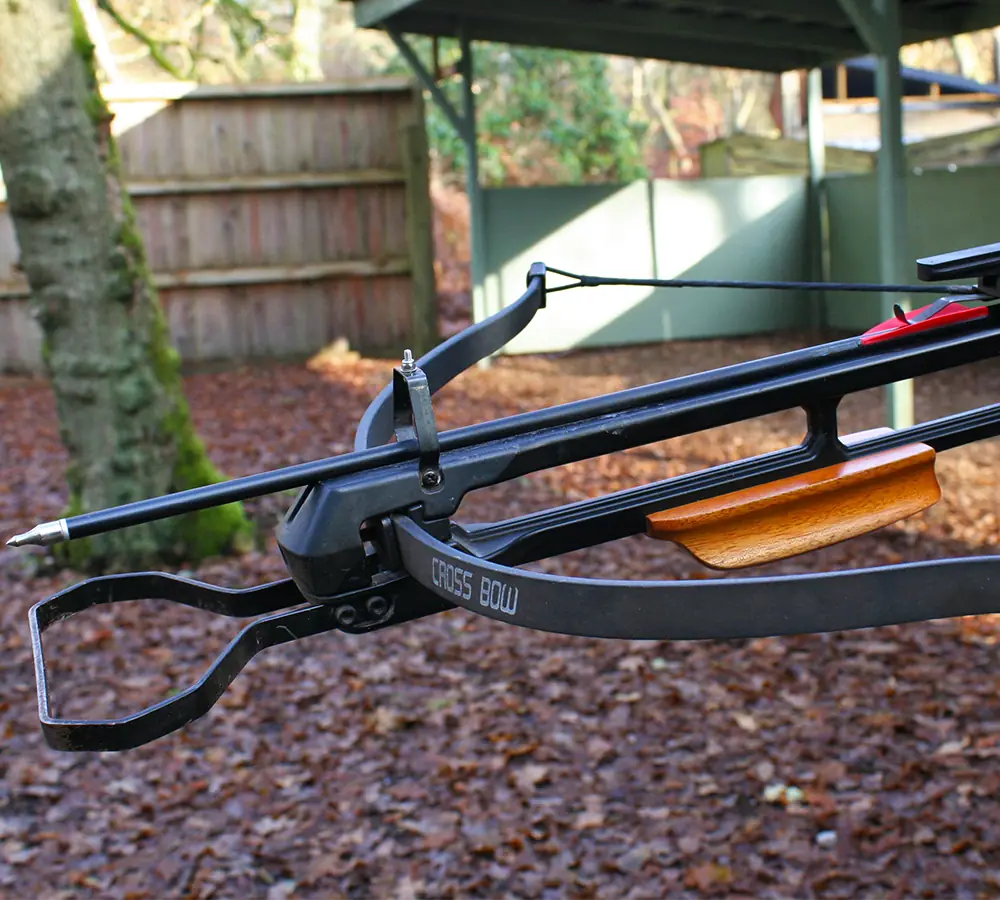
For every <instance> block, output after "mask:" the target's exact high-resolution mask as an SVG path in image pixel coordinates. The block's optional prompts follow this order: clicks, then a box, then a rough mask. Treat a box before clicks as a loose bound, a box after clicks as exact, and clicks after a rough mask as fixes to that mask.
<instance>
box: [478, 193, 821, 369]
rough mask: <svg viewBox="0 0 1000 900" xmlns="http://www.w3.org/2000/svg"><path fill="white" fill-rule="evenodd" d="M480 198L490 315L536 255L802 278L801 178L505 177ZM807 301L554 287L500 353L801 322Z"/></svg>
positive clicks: (629, 270)
mask: <svg viewBox="0 0 1000 900" xmlns="http://www.w3.org/2000/svg"><path fill="white" fill-rule="evenodd" d="M483 200H484V206H485V210H484V217H485V223H486V273H487V275H486V279H485V284H484V287H485V291H484V294H485V299H486V309H487V314H491V313H493V312H495V311H497V310H498V309H500V308H501V307H502V305H504V304H507V303H510V302H512V301H513V300H515V299H516V298H517V297H518V296H519V295H520V293H521V292H522V291H523V290H524V283H525V275H526V273H527V271H528V267H529V266H530V264H531V263H532V262H534V261H541V262H545V263H547V264H548V265H551V266H556V267H557V268H561V269H567V270H570V271H574V272H582V273H586V274H590V275H608V276H621V277H628V278H640V277H650V278H680V277H687V278H704V279H738V278H747V279H764V280H780V279H795V280H799V279H804V278H808V277H809V275H808V260H809V254H808V229H807V227H806V226H807V222H806V214H807V187H806V182H805V180H804V179H802V178H800V177H792V176H764V177H760V178H717V179H710V180H702V181H689V182H685V181H652V182H646V181H643V182H635V183H632V184H628V185H624V186H607V185H586V186H567V187H537V188H501V189H492V190H486V191H484V192H483ZM550 277H551V278H552V280H553V281H555V280H556V278H555V277H554V276H550ZM812 304H813V300H812V299H811V298H810V297H809V295H807V294H802V293H795V292H772V291H739V292H734V291H722V290H714V289H712V290H708V289H698V290H680V289H673V290H663V289H658V290H651V289H649V288H634V287H621V288H617V287H603V288H588V289H580V290H576V291H570V292H567V293H559V294H555V295H553V296H552V298H551V300H550V301H549V304H548V307H547V308H546V309H545V310H543V311H542V312H540V313H539V314H538V315H537V316H536V317H535V320H534V322H532V324H531V325H530V326H529V327H528V328H527V329H526V330H525V332H524V333H523V334H522V335H521V336H519V337H518V338H517V339H515V340H514V341H512V342H511V344H510V345H509V347H508V352H511V353H544V352H557V351H561V350H567V349H570V348H577V347H594V346H610V345H616V344H638V343H648V342H657V341H664V340H672V339H683V338H706V337H719V336H723V335H738V334H750V333H754V332H767V331H776V330H782V329H788V328H797V327H802V326H804V325H807V324H808V323H809V321H810V315H811V314H812V313H813V312H814V311H815V310H814V307H813V306H812Z"/></svg>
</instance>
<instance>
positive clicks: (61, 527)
mask: <svg viewBox="0 0 1000 900" xmlns="http://www.w3.org/2000/svg"><path fill="white" fill-rule="evenodd" d="M68 539H69V529H68V528H67V526H66V520H65V519H59V520H58V521H56V522H43V523H42V524H41V525H36V526H35V527H34V528H32V529H31V530H30V531H26V532H24V534H15V535H14V536H13V537H12V538H9V539H8V541H7V546H8V547H23V546H24V545H25V544H37V545H38V546H39V547H44V546H45V545H46V544H58V543H59V541H65V540H68Z"/></svg>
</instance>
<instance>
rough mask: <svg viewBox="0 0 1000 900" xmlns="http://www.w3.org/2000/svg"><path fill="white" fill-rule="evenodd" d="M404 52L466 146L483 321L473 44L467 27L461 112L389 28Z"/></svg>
mask: <svg viewBox="0 0 1000 900" xmlns="http://www.w3.org/2000/svg"><path fill="white" fill-rule="evenodd" d="M386 32H387V33H388V34H389V36H390V37H391V38H392V40H393V42H394V43H395V45H396V47H397V48H398V49H399V52H400V54H401V55H402V56H403V58H404V59H405V60H406V62H407V63H408V64H409V66H410V68H411V69H412V70H413V73H414V74H415V75H416V76H417V79H418V80H419V81H420V83H421V84H422V85H423V87H424V88H425V89H426V90H427V92H428V93H429V94H430V95H431V97H432V98H433V100H434V102H435V103H437V105H438V106H439V107H440V109H441V110H442V112H444V114H445V117H446V118H447V119H448V122H449V123H450V124H451V127H452V128H454V129H455V131H456V132H458V136H459V137H460V138H461V139H462V143H463V144H464V145H465V152H466V162H467V165H466V185H467V190H468V193H469V255H470V256H471V259H470V260H469V269H470V273H469V274H470V279H471V282H472V321H473V322H481V321H482V320H483V319H485V318H486V317H487V316H488V315H490V311H489V310H487V309H486V292H485V280H486V279H485V271H486V250H485V248H486V240H485V235H486V225H485V218H484V215H483V191H482V187H481V185H480V183H479V143H478V139H477V134H476V97H475V90H474V82H473V78H474V67H473V60H472V45H471V42H470V41H469V38H468V35H467V34H466V33H465V31H464V29H463V30H462V31H461V33H460V35H459V44H460V46H461V49H462V58H461V59H460V60H459V63H458V71H459V74H460V75H461V77H462V111H461V112H458V111H457V110H456V109H455V107H454V106H452V104H451V101H449V100H448V98H447V97H446V96H445V95H444V92H443V91H442V90H441V88H440V87H439V86H438V84H437V82H436V81H435V80H434V76H433V75H432V74H431V73H430V72H428V71H427V67H426V66H425V65H424V64H423V63H422V62H421V61H420V57H418V56H417V54H416V53H415V52H414V50H413V48H412V47H411V46H410V44H409V43H408V42H407V40H406V38H405V37H403V35H402V34H400V33H399V32H398V31H396V30H395V29H393V28H388V27H387V28H386ZM488 365H489V358H488V357H487V359H485V360H483V361H482V362H480V366H481V367H485V366H488Z"/></svg>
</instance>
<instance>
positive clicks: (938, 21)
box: [657, 0, 1000, 42]
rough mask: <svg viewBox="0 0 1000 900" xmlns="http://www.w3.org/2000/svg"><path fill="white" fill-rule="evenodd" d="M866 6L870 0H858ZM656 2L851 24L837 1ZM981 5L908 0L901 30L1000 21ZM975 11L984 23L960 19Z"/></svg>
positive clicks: (915, 35)
mask: <svg viewBox="0 0 1000 900" xmlns="http://www.w3.org/2000/svg"><path fill="white" fill-rule="evenodd" d="M862 2H863V3H865V5H868V6H870V5H871V0H862ZM657 5H658V6H661V7H664V8H665V9H671V10H674V9H678V8H681V7H686V8H689V9H701V10H705V11H713V12H728V13H734V14H742V15H746V16H747V19H748V22H751V23H756V22H757V21H758V20H759V19H760V18H761V17H766V16H776V17H778V18H781V19H785V20H787V21H789V22H791V23H794V24H797V25H828V26H831V27H834V28H844V27H845V26H846V25H851V24H853V21H852V19H851V18H849V16H848V14H847V13H846V12H845V11H844V10H843V7H842V6H840V5H839V4H837V3H827V2H818V0H812V2H807V0H755V2H754V3H753V6H752V7H751V8H750V12H751V14H750V15H747V13H748V7H747V4H746V2H745V0H658V3H657ZM981 9H982V7H979V6H976V7H974V8H973V12H972V14H965V15H963V14H960V13H956V12H955V11H954V10H949V11H948V12H940V11H938V10H934V9H928V8H927V7H914V6H913V5H911V4H910V3H907V4H905V5H904V6H903V10H902V18H903V30H904V32H905V38H904V41H905V42H915V41H918V40H924V39H925V38H930V37H943V36H948V35H951V34H952V33H955V32H956V25H960V26H961V27H960V28H959V30H960V31H961V30H966V31H974V30H976V28H978V27H983V28H988V27H991V26H992V25H1000V14H997V13H996V12H995V11H993V10H990V11H984V12H980V10H981ZM977 13H978V20H977V21H983V22H985V24H982V25H977V26H976V28H969V27H967V26H966V25H965V24H964V23H965V22H966V21H967V20H969V19H971V18H972V17H973V16H975V15H976V14H977Z"/></svg>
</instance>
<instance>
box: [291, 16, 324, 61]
mask: <svg viewBox="0 0 1000 900" xmlns="http://www.w3.org/2000/svg"><path fill="white" fill-rule="evenodd" d="M290 43H291V55H290V57H289V60H288V73H289V75H290V76H291V77H292V79H293V80H295V81H322V80H323V66H322V65H321V64H320V56H321V54H322V50H323V10H322V9H321V8H320V0H295V11H294V14H293V16H292V33H291V42H290Z"/></svg>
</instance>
